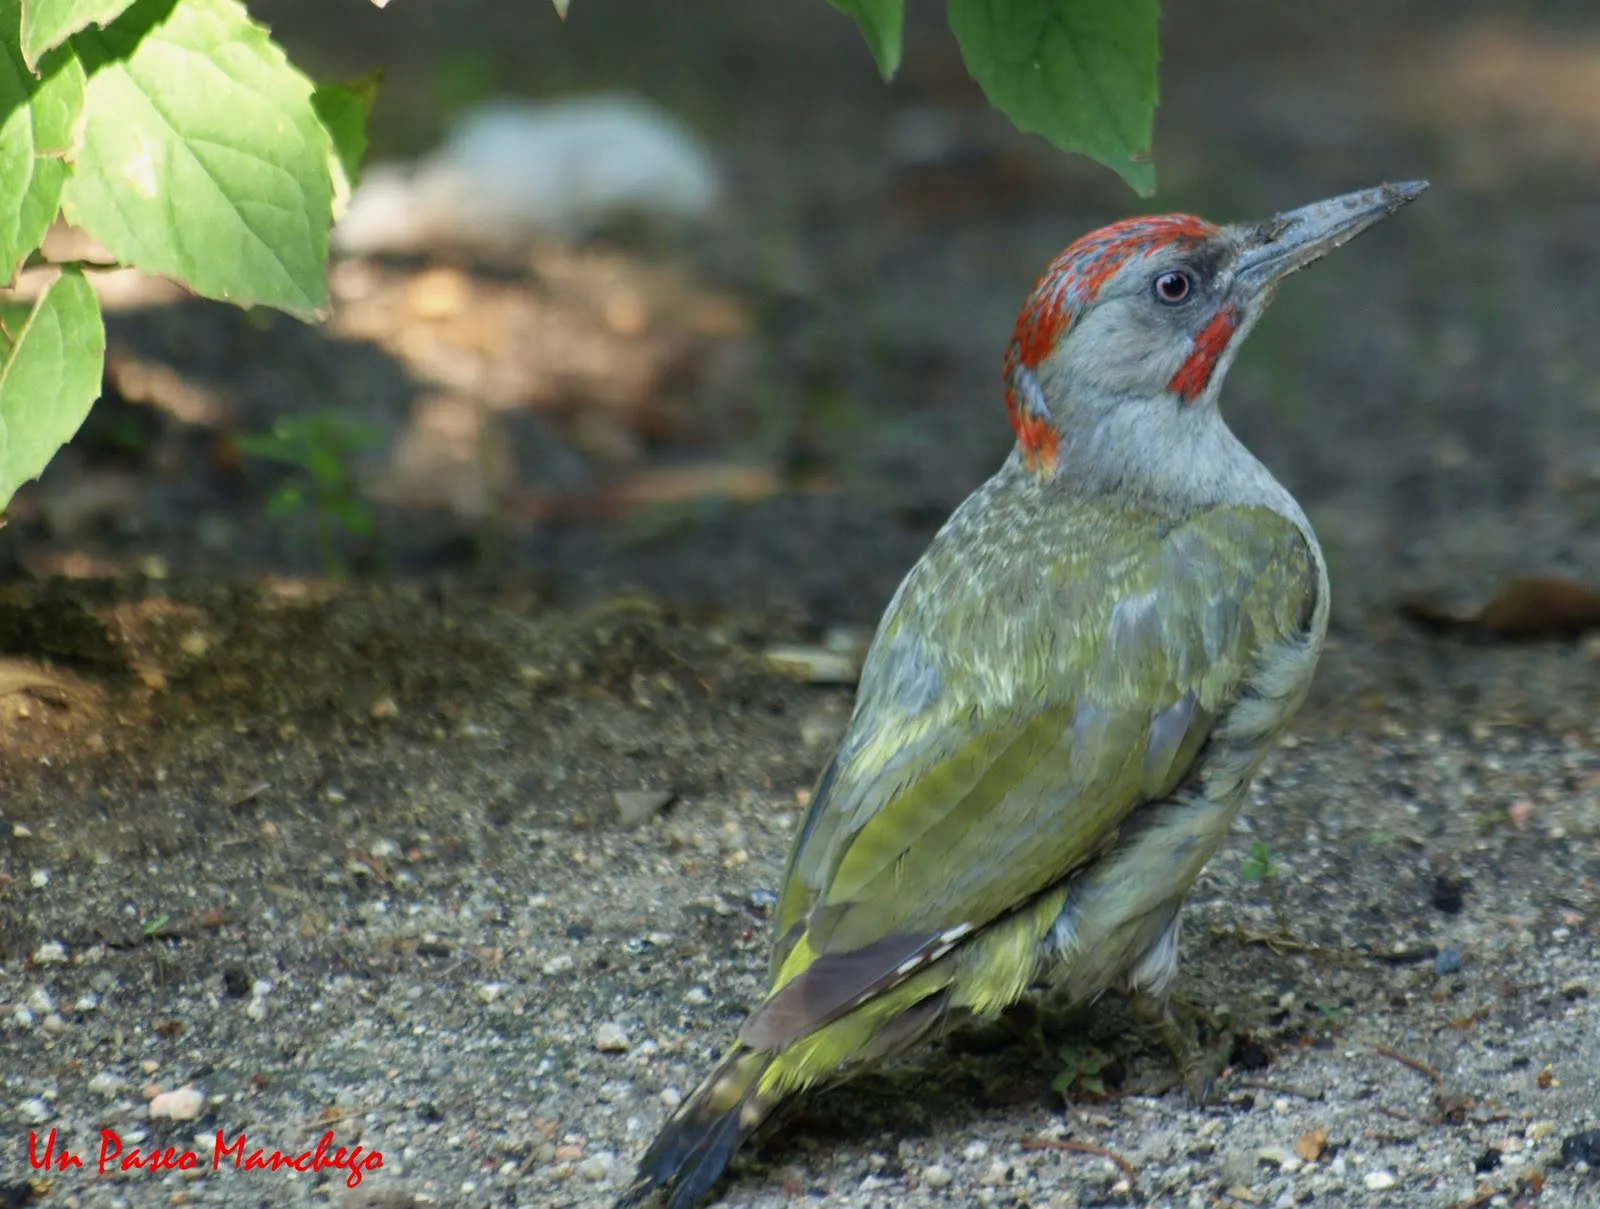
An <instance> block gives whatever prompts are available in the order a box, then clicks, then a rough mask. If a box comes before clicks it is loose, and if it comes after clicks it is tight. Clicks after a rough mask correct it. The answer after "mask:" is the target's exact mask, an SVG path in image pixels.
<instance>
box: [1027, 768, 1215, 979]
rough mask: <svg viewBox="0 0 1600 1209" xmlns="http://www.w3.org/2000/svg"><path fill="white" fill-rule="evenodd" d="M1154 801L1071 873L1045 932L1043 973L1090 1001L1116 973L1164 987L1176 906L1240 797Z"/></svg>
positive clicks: (1174, 955)
mask: <svg viewBox="0 0 1600 1209" xmlns="http://www.w3.org/2000/svg"><path fill="white" fill-rule="evenodd" d="M1243 798H1244V794H1243V792H1239V793H1235V794H1231V795H1229V798H1228V800H1225V801H1214V800H1211V799H1209V798H1205V797H1194V798H1186V799H1171V800H1168V801H1166V802H1162V803H1159V804H1153V805H1151V806H1149V807H1146V808H1145V810H1144V811H1141V812H1140V814H1139V815H1138V816H1136V818H1135V819H1134V820H1133V821H1131V823H1130V825H1129V827H1128V828H1127V830H1126V831H1125V834H1124V835H1123V837H1122V838H1121V839H1119V840H1118V842H1117V844H1116V846H1115V847H1114V848H1112V849H1111V850H1110V851H1109V852H1108V853H1106V855H1105V856H1104V857H1102V858H1101V859H1099V860H1098V861H1096V862H1094V863H1093V864H1092V865H1090V866H1088V867H1087V868H1086V869H1084V870H1083V871H1082V872H1081V873H1079V874H1077V875H1076V876H1075V877H1074V878H1073V880H1072V882H1071V884H1070V887H1069V890H1068V893H1067V901H1066V903H1065V905H1064V906H1063V907H1062V908H1061V912H1060V914H1058V915H1057V916H1056V920H1055V923H1054V924H1053V925H1052V926H1051V928H1050V931H1049V933H1047V934H1046V936H1045V939H1044V941H1043V949H1044V952H1043V953H1042V954H1041V958H1042V960H1041V967H1042V974H1043V977H1044V979H1045V981H1047V982H1049V983H1051V984H1053V985H1054V986H1056V987H1058V988H1060V989H1061V990H1063V991H1064V992H1065V993H1066V994H1067V995H1068V997H1070V998H1071V999H1073V1000H1079V1001H1087V1000H1091V999H1094V998H1095V997H1096V996H1098V995H1100V994H1102V993H1104V992H1105V991H1107V990H1109V989H1111V988H1112V987H1113V986H1116V985H1117V984H1119V983H1124V984H1130V985H1133V986H1136V987H1138V988H1140V989H1145V990H1151V991H1160V990H1162V989H1163V988H1164V987H1165V985H1166V983H1167V982H1168V981H1169V980H1170V979H1171V977H1172V975H1173V974H1174V973H1175V972H1176V970H1177V965H1178V943H1177V941H1178V912H1179V909H1180V908H1181V907H1182V905H1183V899H1184V896H1185V895H1186V894H1188V892H1189V888H1190V887H1191V886H1192V885H1194V881H1195V878H1197V877H1199V875H1200V870H1201V869H1203V868H1204V867H1205V864H1206V862H1207V861H1209V860H1210V859H1211V857H1212V856H1213V855H1214V854H1215V853H1216V851H1217V848H1218V847H1219V846H1220V845H1221V843H1222V840H1223V837H1224V836H1226V835H1227V833H1228V828H1229V827H1230V826H1231V825H1232V823H1233V820H1234V817H1235V816H1236V815H1237V814H1238V811H1239V805H1240V804H1241V802H1242V801H1243Z"/></svg>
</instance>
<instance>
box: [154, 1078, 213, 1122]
mask: <svg viewBox="0 0 1600 1209" xmlns="http://www.w3.org/2000/svg"><path fill="white" fill-rule="evenodd" d="M205 1106H206V1097H205V1093H204V1092H202V1091H199V1090H198V1089H196V1088H193V1087H187V1086H185V1087H180V1088H178V1089H177V1090H176V1091H164V1092H162V1093H161V1094H160V1095H158V1096H156V1098H155V1099H153V1100H151V1101H150V1115H151V1116H152V1117H164V1118H166V1119H167V1120H171V1121H192V1120H194V1119H195V1118H196V1117H198V1116H199V1115H200V1110H201V1109H203V1108H204V1107H205Z"/></svg>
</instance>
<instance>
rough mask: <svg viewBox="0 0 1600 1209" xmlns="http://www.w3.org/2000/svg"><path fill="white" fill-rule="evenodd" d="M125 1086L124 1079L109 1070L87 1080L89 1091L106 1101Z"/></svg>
mask: <svg viewBox="0 0 1600 1209" xmlns="http://www.w3.org/2000/svg"><path fill="white" fill-rule="evenodd" d="M127 1086H128V1081H127V1080H126V1079H124V1078H123V1077H122V1076H121V1075H119V1074H117V1073H116V1071H110V1070H103V1071H101V1072H100V1073H99V1074H97V1075H95V1076H94V1077H93V1078H91V1079H90V1080H89V1090H90V1091H92V1092H94V1093H95V1094H96V1095H98V1096H105V1097H106V1099H108V1100H109V1099H110V1098H111V1097H112V1096H114V1095H116V1094H117V1093H118V1092H120V1091H121V1090H122V1089H123V1088H125V1087H127Z"/></svg>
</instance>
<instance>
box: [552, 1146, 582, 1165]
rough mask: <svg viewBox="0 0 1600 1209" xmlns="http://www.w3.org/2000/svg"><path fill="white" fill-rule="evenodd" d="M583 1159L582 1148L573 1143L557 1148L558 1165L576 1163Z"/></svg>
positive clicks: (556, 1158)
mask: <svg viewBox="0 0 1600 1209" xmlns="http://www.w3.org/2000/svg"><path fill="white" fill-rule="evenodd" d="M582 1157H583V1147H582V1146H577V1145H574V1144H573V1143H571V1142H568V1143H566V1145H564V1146H557V1147H556V1153H555V1160H556V1162H558V1163H576V1162H577V1161H578V1160H579V1159H581V1158H582Z"/></svg>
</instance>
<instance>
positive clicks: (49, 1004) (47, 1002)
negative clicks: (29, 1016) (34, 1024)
mask: <svg viewBox="0 0 1600 1209" xmlns="http://www.w3.org/2000/svg"><path fill="white" fill-rule="evenodd" d="M28 1010H29V1011H31V1012H33V1013H34V1014H35V1015H38V1016H42V1015H44V1014H45V1013H46V1012H53V1011H55V1010H56V1001H55V997H54V996H53V995H51V994H50V992H49V991H47V990H45V989H44V988H43V987H34V988H33V990H32V991H30V992H29V993H28Z"/></svg>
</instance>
